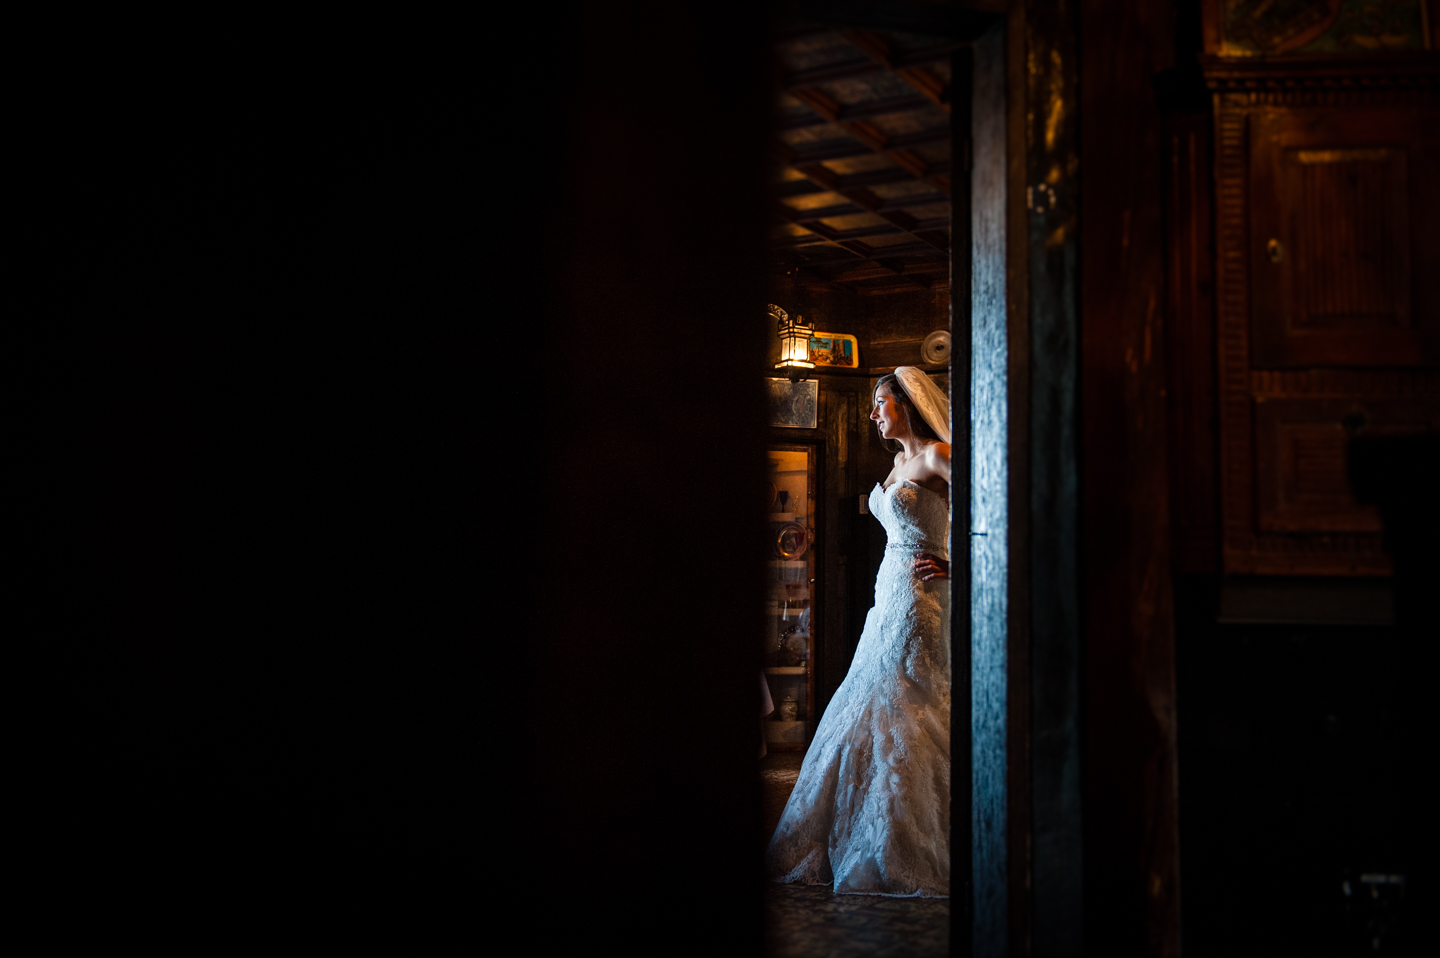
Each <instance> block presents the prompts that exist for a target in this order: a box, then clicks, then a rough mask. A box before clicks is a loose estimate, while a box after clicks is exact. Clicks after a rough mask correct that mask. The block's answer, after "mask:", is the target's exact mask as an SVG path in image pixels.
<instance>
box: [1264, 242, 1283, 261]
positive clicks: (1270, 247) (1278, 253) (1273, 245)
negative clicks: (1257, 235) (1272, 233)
mask: <svg viewBox="0 0 1440 958" xmlns="http://www.w3.org/2000/svg"><path fill="white" fill-rule="evenodd" d="M1265 255H1266V256H1269V257H1270V262H1272V263H1278V262H1280V261H1281V260H1282V259H1284V258H1285V247H1283V246H1281V245H1280V241H1279V240H1277V239H1272V240H1271V241H1270V242H1268V243H1266V244H1265Z"/></svg>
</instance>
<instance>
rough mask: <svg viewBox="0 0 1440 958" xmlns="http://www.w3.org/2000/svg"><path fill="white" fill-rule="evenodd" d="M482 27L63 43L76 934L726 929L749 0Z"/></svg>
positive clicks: (752, 384) (61, 224)
mask: <svg viewBox="0 0 1440 958" xmlns="http://www.w3.org/2000/svg"><path fill="white" fill-rule="evenodd" d="M550 13H551V14H553V11H551V12H550ZM387 26H394V25H387ZM492 26H493V28H494V31H493V34H492V35H493V36H497V37H507V38H510V39H512V40H513V39H515V38H518V37H530V38H532V39H533V38H535V37H539V36H541V35H543V36H544V37H545V38H546V40H545V44H546V45H545V50H546V51H547V54H546V55H547V57H548V58H549V59H547V64H549V65H548V66H547V67H546V69H545V70H541V71H538V72H536V71H531V72H530V73H525V74H523V75H522V73H519V72H516V69H515V68H514V66H513V65H512V64H509V63H504V64H502V63H500V61H499V59H497V58H491V57H488V56H486V55H485V54H483V53H481V54H477V52H476V50H475V49H474V47H473V46H471V45H467V47H466V49H464V50H459V49H446V48H445V47H444V44H443V43H441V41H440V40H439V39H438V37H437V35H436V34H435V33H434V32H433V31H431V32H430V33H429V34H428V39H427V40H426V42H424V43H421V44H418V45H416V46H415V47H410V46H407V45H406V44H405V43H404V42H403V41H402V40H401V38H400V36H399V32H398V29H397V30H396V31H394V32H385V33H383V34H382V35H380V36H372V37H367V38H361V37H358V36H352V37H349V38H348V39H346V40H343V41H342V40H341V39H340V38H339V37H338V35H336V34H334V33H332V32H321V33H318V34H316V35H314V36H311V37H310V38H309V39H303V40H302V39H301V38H300V32H299V28H298V27H297V28H296V31H294V32H291V33H287V34H286V35H287V36H294V37H296V40H295V46H294V48H293V49H281V48H280V44H277V43H275V42H274V41H273V37H269V36H266V37H257V38H251V40H250V41H248V42H241V38H240V36H239V35H238V34H235V33H233V32H231V33H227V36H229V37H230V38H231V39H232V40H234V41H235V45H234V47H233V48H226V49H212V48H207V49H206V51H205V52H204V54H203V55H201V54H196V55H194V56H179V55H177V54H176V53H175V52H174V50H173V49H172V48H170V47H161V46H159V45H156V44H149V45H144V44H140V45H127V44H124V43H118V42H117V43H116V44H115V45H113V46H106V45H105V44H100V43H97V44H96V45H95V47H94V48H93V49H83V48H79V47H75V48H69V49H68V53H67V54H66V55H65V57H64V58H63V60H62V61H58V62H63V63H64V64H66V69H65V70H59V71H58V72H57V76H58V75H69V76H72V77H74V78H75V79H74V83H75V85H74V88H73V89H65V90H63V91H62V92H63V94H64V96H65V97H66V104H65V107H66V108H65V110H64V111H62V112H61V114H58V115H57V117H56V120H57V129H63V131H64V136H63V137H62V138H56V139H49V140H46V142H48V143H52V144H53V145H54V146H55V151H54V157H53V162H54V166H55V168H56V170H55V171H58V173H59V175H58V176H57V180H58V181H59V183H58V184H57V188H56V189H55V190H54V191H53V193H52V194H51V195H53V196H54V197H56V203H55V205H54V207H53V209H52V210H51V211H49V215H48V216H47V220H46V229H45V231H44V232H43V233H42V234H41V237H42V239H41V240H39V241H38V242H40V243H42V244H48V245H49V246H50V247H51V248H54V249H55V250H57V251H58V252H59V253H60V254H61V255H60V259H61V260H62V261H63V264H64V266H65V269H66V270H67V276H68V279H67V281H66V283H64V284H63V285H62V290H63V292H62V294H61V295H62V296H63V297H64V301H63V303H62V305H61V306H60V307H59V308H58V310H57V312H59V313H60V314H61V315H63V316H64V317H65V323H67V324H68V325H67V326H66V329H67V330H68V331H71V332H73V352H72V353H71V355H70V356H69V357H68V360H69V366H70V373H71V375H70V376H69V377H68V378H67V379H66V380H65V381H66V383H67V388H66V389H65V390H60V391H59V392H60V393H61V394H62V395H63V396H64V397H65V398H64V400H63V403H62V405H63V407H64V409H63V411H64V412H66V413H67V414H68V415H69V419H70V421H69V423H68V424H67V426H66V428H65V431H64V433H63V435H65V436H67V437H70V441H69V442H68V443H67V445H68V450H69V451H70V452H74V453H75V462H74V463H73V465H69V464H67V466H66V468H65V469H64V470H62V471H63V472H64V474H65V477H66V479H67V481H68V482H69V483H70V485H71V486H73V489H72V491H71V492H70V494H69V496H68V501H70V502H72V503H75V504H76V506H77V508H75V509H74V510H73V512H72V513H71V519H72V521H70V522H67V524H66V526H65V527H64V533H63V535H64V545H65V549H64V550H63V551H65V552H66V553H67V555H68V558H69V559H70V560H71V561H72V562H73V568H74V573H73V577H72V580H71V582H72V584H71V586H70V589H71V591H72V593H73V595H74V596H75V601H74V602H73V604H71V605H68V606H67V608H66V613H67V614H73V621H71V622H69V623H68V624H67V630H68V631H70V633H71V634H73V635H74V636H75V637H76V641H77V642H78V643H79V644H80V646H81V649H82V651H83V655H81V663H82V664H79V665H76V666H75V672H76V673H77V674H78V678H77V679H76V680H74V681H71V682H67V683H66V686H67V687H66V688H65V690H64V695H63V697H62V698H61V699H60V700H59V701H60V702H61V703H63V704H61V705H57V706H56V708H57V710H59V711H61V712H63V714H66V715H69V716H73V717H74V719H75V721H74V722H73V728H72V727H70V725H68V724H67V729H66V735H67V738H66V742H65V745H64V746H63V748H60V749H57V753H56V754H57V755H64V756H65V757H66V762H65V764H66V766H67V767H68V768H70V769H71V770H78V771H76V774H75V777H76V778H77V779H78V781H76V782H75V783H74V785H73V786H67V787H65V788H63V789H57V791H59V792H61V793H62V797H61V799H60V801H61V803H62V804H61V807H62V808H63V809H64V810H65V818H66V821H67V826H66V828H65V829H64V830H63V832H62V834H65V835H67V836H69V837H70V838H73V847H71V846H70V845H67V846H66V847H65V848H64V849H63V851H57V853H56V860H57V861H65V862H76V863H78V866H77V867H78V869H79V870H80V872H82V873H83V876H84V877H83V880H82V879H76V878H73V877H66V878H65V882H66V884H65V885H64V886H63V887H64V888H65V889H66V892H65V896H66V900H67V901H71V902H73V903H75V905H76V906H77V909H78V910H80V911H84V912H86V913H87V914H93V915H94V916H95V918H94V919H93V927H96V928H101V927H103V928H106V929H108V930H110V931H112V932H113V930H114V929H115V928H116V927H117V925H116V924H115V921H116V920H123V921H124V922H125V923H128V924H129V925H132V926H134V927H136V928H138V929H140V930H142V931H153V932H156V933H165V931H166V929H171V930H174V931H175V932H176V933H179V932H180V926H181V925H182V924H183V922H181V921H180V920H179V919H176V918H175V915H176V914H177V913H181V914H183V915H184V916H187V917H192V916H193V917H203V918H204V919H205V921H206V923H207V927H208V928H210V929H211V930H212V932H211V933H212V934H221V933H222V932H223V933H226V934H233V935H236V936H239V935H244V934H249V933H258V934H264V933H265V932H266V929H267V928H268V927H269V926H270V925H271V924H272V922H277V921H282V920H283V921H287V922H288V921H292V920H297V919H298V920H299V921H301V922H302V924H306V925H308V926H309V927H312V928H324V929H326V931H327V935H330V934H333V935H334V936H335V937H337V938H343V937H348V936H350V935H352V934H354V935H363V936H364V937H366V938H367V939H368V940H375V938H376V936H378V935H379V934H380V933H381V931H382V929H383V928H384V927H385V926H387V925H393V924H398V925H401V926H402V927H403V929H404V932H405V934H406V936H407V940H408V941H410V942H414V941H417V940H421V939H423V938H424V936H426V935H427V934H429V933H431V932H438V931H445V932H447V933H449V932H453V931H457V930H458V931H460V932H461V933H462V934H464V935H465V936H466V938H467V939H468V940H470V941H472V942H473V941H475V940H477V939H479V940H485V939H486V938H487V937H488V936H490V935H491V934H494V933H496V927H498V926H492V924H491V922H494V921H497V920H498V919H497V917H496V916H497V914H498V913H499V911H500V910H501V909H502V908H507V909H508V908H510V907H511V906H510V905H508V904H507V905H504V906H501V905H499V904H497V903H496V899H494V898H493V897H487V896H493V894H494V892H493V889H494V888H495V887H496V885H499V886H500V887H501V888H503V889H504V892H503V893H502V894H505V895H513V896H514V900H516V901H518V902H519V907H523V908H524V909H525V910H526V912H527V913H531V914H534V913H537V912H538V913H539V914H540V915H542V916H545V915H548V916H550V917H551V918H554V919H555V920H554V921H544V920H542V921H541V923H540V924H539V925H538V926H535V925H527V928H529V929H530V930H529V931H527V934H529V935H531V936H532V939H531V940H534V941H536V942H538V943H541V944H545V945H556V946H560V945H562V944H563V943H564V942H565V941H566V940H567V939H568V938H569V937H570V936H571V935H576V934H583V935H584V936H585V938H586V940H587V941H589V942H592V943H594V942H600V941H607V940H612V939H619V940H623V941H624V943H625V947H626V949H627V950H630V951H641V952H644V951H647V950H650V949H651V946H652V945H654V944H655V942H654V940H653V939H651V938H647V936H649V935H658V934H660V933H662V932H664V931H666V929H668V927H669V925H668V923H667V922H666V921H663V920H660V921H657V920H656V916H665V915H677V914H681V913H682V912H683V914H685V916H686V923H687V925H688V926H689V927H691V928H703V929H705V930H706V934H707V936H708V940H710V941H713V942H714V943H715V944H716V947H717V948H719V949H720V950H723V951H726V952H728V953H749V952H753V951H754V950H756V947H757V943H758V941H759V907H758V885H757V884H756V882H755V881H754V879H755V878H756V875H755V874H754V870H755V866H756V864H757V862H758V849H757V848H756V844H757V838H756V836H757V834H758V831H759V825H758V801H757V796H756V794H755V793H754V789H753V771H752V770H753V758H754V749H755V741H754V729H755V721H754V713H755V711H756V709H757V698H758V688H757V686H758V680H757V676H756V675H755V669H754V668H753V667H751V664H750V663H751V662H752V659H751V658H750V657H749V656H747V655H744V654H737V653H736V652H735V650H734V646H735V645H736V644H737V643H738V644H739V645H741V646H743V648H744V649H745V650H747V651H748V650H750V649H751V648H753V643H752V642H751V641H750V640H749V639H748V638H745V637H746V636H753V635H755V634H758V632H759V629H760V620H759V616H760V612H761V602H760V590H761V577H760V565H759V561H760V560H759V557H760V556H762V555H763V552H762V545H763V539H762V533H763V530H762V526H761V523H760V516H759V515H758V513H756V514H752V508H751V504H752V503H753V502H758V501H759V495H760V491H761V490H762V488H763V476H764V471H763V467H764V461H763V457H762V456H761V453H760V451H761V449H762V448H763V423H762V394H761V392H760V390H759V386H758V383H757V382H756V381H755V379H754V377H753V376H752V375H751V374H750V373H748V372H744V371H745V370H751V369H754V368H757V367H758V366H759V365H760V364H761V363H762V362H763V351H764V341H763V339H762V338H761V337H760V336H759V335H758V331H757V335H755V336H753V337H747V336H746V335H744V334H743V333H742V334H740V335H738V336H736V337H734V338H733V339H732V340H731V341H730V342H729V343H728V349H729V351H730V353H729V361H732V362H733V363H734V367H735V368H736V369H737V370H739V371H741V372H737V375H736V376H735V377H734V379H733V380H722V381H718V382H712V383H711V384H709V385H708V386H706V387H705V388H696V386H695V378H694V376H693V370H694V368H695V363H696V357H695V351H694V348H693V342H692V341H691V340H690V339H688V338H687V337H686V336H684V335H677V324H680V325H684V326H689V327H693V328H694V329H696V330H701V331H703V330H717V329H736V328H740V327H736V326H735V324H734V317H736V316H742V315H745V313H746V312H747V310H753V309H754V308H756V304H757V303H760V304H763V302H764V289H763V285H762V282H761V277H762V276H763V263H762V262H761V261H760V253H761V250H762V249H763V230H764V225H765V224H764V219H763V214H762V210H763V199H764V178H763V176H764V147H763V137H764V131H765V128H766V122H767V115H768V98H767V93H766V86H765V83H766V79H765V78H766V69H765V61H764V57H765V28H764V22H763V19H762V18H761V17H760V16H759V11H758V8H750V7H742V8H736V7H735V6H734V5H729V6H728V7H727V8H726V9H725V11H724V16H718V15H717V16H714V17H711V16H707V15H705V14H703V13H696V12H689V11H687V10H680V9H677V10H672V11H669V12H665V13H656V12H655V11H654V10H652V9H649V8H645V9H643V10H642V9H641V8H640V7H636V8H635V9H634V10H633V11H630V12H629V13H628V14H627V13H626V12H625V11H623V10H620V11H617V10H616V9H615V8H614V7H613V5H607V6H606V8H605V9H604V10H600V9H598V8H591V7H584V6H579V7H577V8H574V9H568V10H567V11H565V13H564V15H563V16H552V15H549V14H547V15H544V16H542V15H539V13H538V12H537V15H535V16H529V17H516V18H512V19H511V20H505V21H503V22H502V21H496V22H495V23H494V24H492ZM442 33H443V31H442ZM467 35H468V34H467ZM110 39H111V40H117V39H118V37H111V38H110ZM517 42H518V41H517ZM106 51H109V52H108V54H107V52H106ZM117 51H121V52H117ZM659 77H663V78H664V82H657V78H659ZM60 120H63V121H64V122H63V123H60V122H59V121H60ZM518 143H523V148H522V147H519V146H517V144H518ZM682 157H683V158H684V159H683V161H682V160H680V159H679V158H682ZM697 183H702V184H706V188H707V189H710V190H712V191H713V192H714V194H715V195H717V196H722V197H725V198H726V199H725V202H724V206H725V215H723V216H717V217H716V218H715V222H714V223H712V224H710V226H708V227H707V228H706V229H705V230H703V231H698V232H697V231H696V230H695V229H694V228H693V226H694V224H693V222H692V221H691V220H690V219H689V218H688V216H687V215H683V211H684V210H685V209H686V208H687V207H686V206H685V205H684V204H683V203H680V202H678V201H677V198H678V197H681V196H686V195H693V193H694V191H695V189H696V184H697ZM676 237H685V239H684V240H683V241H677V240H676ZM747 489H751V490H753V491H754V493H755V494H754V496H753V497H751V496H749V495H747V493H746V490H747ZM697 890H698V891H697ZM701 892H703V893H701ZM506 900H507V901H508V900H509V899H506ZM161 902H163V903H164V905H163V908H162V906H161V905H160V904H159V903H161ZM415 909H422V910H423V914H425V915H427V916H428V917H426V918H425V919H423V920H417V919H416V918H415V915H416V914H417V912H416V911H415ZM562 918H563V920H562ZM91 924H92V923H89V922H87V926H86V927H90V926H91ZM666 941H667V944H666V945H665V947H667V948H669V947H670V944H668V942H670V941H671V939H666Z"/></svg>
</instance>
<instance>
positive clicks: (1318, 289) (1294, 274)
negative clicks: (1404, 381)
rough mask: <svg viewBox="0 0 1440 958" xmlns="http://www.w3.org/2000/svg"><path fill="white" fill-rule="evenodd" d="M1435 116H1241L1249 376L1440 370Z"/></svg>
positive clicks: (1383, 112) (1326, 112) (1297, 111)
mask: <svg viewBox="0 0 1440 958" xmlns="http://www.w3.org/2000/svg"><path fill="white" fill-rule="evenodd" d="M1427 119H1428V120H1429V121H1430V123H1428V124H1427V123H1426V120H1427ZM1436 119H1437V116H1436V115H1435V113H1434V111H1428V110H1425V109H1423V108H1422V107H1420V106H1418V105H1394V106H1389V105H1386V106H1377V107H1372V108H1363V107H1360V108H1356V107H1351V108H1345V107H1335V108H1329V109H1325V108H1321V109H1305V108H1286V107H1278V108H1277V107H1265V108H1261V109H1258V110H1253V111H1250V112H1249V115H1248V129H1247V133H1248V135H1249V140H1250V149H1249V154H1250V156H1249V161H1250V169H1249V184H1248V185H1249V193H1250V204H1249V205H1250V236H1249V245H1250V249H1249V259H1250V263H1251V276H1252V284H1251V289H1252V295H1251V300H1250V315H1251V346H1252V349H1253V356H1252V362H1253V364H1254V365H1255V366H1256V367H1260V368H1282V367H1313V366H1342V367H1343V366H1402V367H1403V366H1421V365H1425V364H1427V363H1428V364H1430V365H1437V364H1440V328H1437V327H1440V270H1436V269H1434V268H1433V267H1434V266H1436V264H1437V263H1440V257H1437V255H1436V236H1437V232H1436V230H1435V226H1434V224H1435V217H1436V215H1437V214H1440V202H1437V197H1436V192H1435V191H1436V183H1435V181H1436V176H1437V174H1440V150H1437V148H1436V147H1437V143H1436V139H1435V134H1434V133H1433V132H1432V131H1433V127H1434V121H1435V120H1436ZM1426 264H1428V265H1429V266H1430V267H1432V268H1429V269H1416V267H1417V266H1422V265H1426Z"/></svg>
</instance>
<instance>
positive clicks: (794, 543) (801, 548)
mask: <svg viewBox="0 0 1440 958" xmlns="http://www.w3.org/2000/svg"><path fill="white" fill-rule="evenodd" d="M808 548H810V532H809V530H808V529H806V528H805V527H804V526H802V525H801V524H800V523H798V522H787V523H785V524H784V525H782V526H781V527H780V528H779V529H777V530H775V553H776V555H778V556H780V558H782V559H798V558H800V557H801V556H803V555H804V554H805V550H806V549H808Z"/></svg>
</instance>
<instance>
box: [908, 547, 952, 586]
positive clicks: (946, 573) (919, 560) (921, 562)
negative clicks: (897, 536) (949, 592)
mask: <svg viewBox="0 0 1440 958" xmlns="http://www.w3.org/2000/svg"><path fill="white" fill-rule="evenodd" d="M915 555H916V559H915V574H916V575H918V576H919V577H920V580H921V581H922V582H929V581H930V580H931V579H948V578H950V563H949V562H947V561H945V560H944V559H942V558H940V557H939V556H932V555H931V554H930V553H928V552H917V553H916V554H915Z"/></svg>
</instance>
